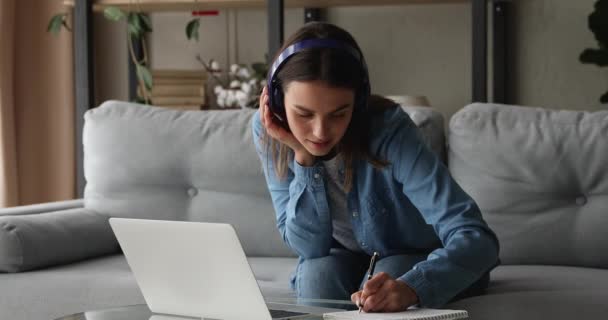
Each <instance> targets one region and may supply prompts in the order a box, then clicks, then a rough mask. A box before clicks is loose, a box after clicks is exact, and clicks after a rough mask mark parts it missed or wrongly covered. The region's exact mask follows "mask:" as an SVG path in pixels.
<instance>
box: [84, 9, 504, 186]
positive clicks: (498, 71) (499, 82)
mask: <svg viewBox="0 0 608 320" xmlns="http://www.w3.org/2000/svg"><path fill="white" fill-rule="evenodd" d="M488 1H491V2H492V4H493V7H492V11H491V12H492V13H491V14H492V18H493V19H492V21H493V29H492V30H493V35H494V37H493V41H492V47H493V54H494V55H493V58H494V60H493V61H494V62H493V71H494V76H493V79H492V80H493V81H492V83H493V85H492V92H493V95H492V97H493V99H492V100H493V101H494V102H499V103H507V102H510V99H509V96H510V95H509V91H508V90H507V89H508V84H509V81H508V80H509V78H508V77H509V73H508V71H509V67H508V64H509V61H510V60H509V54H508V53H509V52H508V50H507V49H508V48H507V45H506V43H507V30H508V18H509V17H508V14H509V12H510V10H509V7H510V1H508V0H471V10H472V11H471V12H472V49H473V51H472V59H473V60H472V96H471V101H472V102H487V101H488V62H487V61H488V60H487V59H488V52H487V51H488V41H487V35H488ZM92 2H93V0H78V1H75V8H74V51H75V52H74V56H75V82H76V83H75V89H76V133H75V135H76V179H77V181H76V186H77V194H78V196H79V197H82V195H83V192H84V185H85V179H84V173H83V172H84V171H83V163H84V162H83V149H82V128H83V116H84V113H85V112H86V111H87V110H88V109H90V108H92V107H93V106H94V83H93V67H94V66H93V23H92V22H93V21H92ZM267 10H268V11H267V12H268V57H269V59H272V57H274V55H275V53H276V52H277V51H278V50H279V48H280V47H281V44H282V43H283V30H284V17H283V13H284V0H268V7H267ZM304 12H305V15H304V21H305V22H308V21H318V20H322V19H323V18H322V17H321V13H322V12H321V11H320V10H319V9H317V8H306V9H305V11H304ZM138 49H141V48H138ZM129 60H130V59H129ZM134 69H135V68H134V67H133V66H132V64H131V63H130V64H129V93H130V97H131V98H133V97H135V96H136V88H137V79H136V76H135V74H136V73H135V70H134Z"/></svg>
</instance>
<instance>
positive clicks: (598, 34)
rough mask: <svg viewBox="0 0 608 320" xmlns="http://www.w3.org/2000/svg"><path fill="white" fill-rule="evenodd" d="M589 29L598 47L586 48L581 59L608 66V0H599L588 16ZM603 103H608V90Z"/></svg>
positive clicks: (583, 61)
mask: <svg viewBox="0 0 608 320" xmlns="http://www.w3.org/2000/svg"><path fill="white" fill-rule="evenodd" d="M588 24H589V29H591V32H593V34H594V35H595V39H596V40H597V42H598V45H599V48H598V49H591V48H588V49H585V50H584V51H583V52H582V53H581V55H580V57H579V60H580V61H581V62H582V63H591V64H596V65H598V66H600V67H605V66H608V0H597V1H596V2H595V10H594V11H593V12H592V13H591V14H590V15H589V18H588ZM600 102H601V103H608V92H606V93H604V94H603V95H602V96H601V97H600Z"/></svg>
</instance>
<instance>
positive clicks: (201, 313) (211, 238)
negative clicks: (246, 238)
mask: <svg viewBox="0 0 608 320" xmlns="http://www.w3.org/2000/svg"><path fill="white" fill-rule="evenodd" d="M110 225H111V226H112V229H113V230H114V234H115V235H116V238H117V239H118V242H119V244H120V246H121V248H122V250H123V253H124V255H125V257H126V259H127V263H128V264H129V266H130V267H131V270H132V271H133V274H134V276H135V279H136V281H137V283H138V285H139V287H140V289H141V292H142V294H143V296H144V299H145V300H146V303H147V304H148V307H149V308H150V310H151V311H152V312H155V313H164V314H175V315H183V316H191V317H202V318H214V319H226V320H232V319H251V320H270V319H271V316H270V313H269V311H268V308H267V306H266V304H265V302H264V298H263V296H262V293H261V291H260V288H259V287H258V284H257V282H256V280H255V277H254V275H253V272H252V271H251V268H250V266H249V263H248V262H247V258H246V257H245V253H244V251H243V248H242V247H241V243H240V242H239V240H238V237H237V235H236V232H235V231H234V228H233V227H232V226H231V225H229V224H221V223H201V222H183V221H160V220H147V219H124V218H110Z"/></svg>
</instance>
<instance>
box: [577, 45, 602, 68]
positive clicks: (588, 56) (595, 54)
mask: <svg viewBox="0 0 608 320" xmlns="http://www.w3.org/2000/svg"><path fill="white" fill-rule="evenodd" d="M579 60H580V61H581V62H582V63H592V64H597V65H598V66H600V67H605V66H608V50H602V49H600V50H598V49H585V51H583V53H581V55H580V57H579Z"/></svg>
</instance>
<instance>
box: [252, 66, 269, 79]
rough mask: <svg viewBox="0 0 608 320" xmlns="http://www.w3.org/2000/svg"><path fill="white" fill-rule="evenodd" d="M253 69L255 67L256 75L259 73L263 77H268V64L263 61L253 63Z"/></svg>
mask: <svg viewBox="0 0 608 320" xmlns="http://www.w3.org/2000/svg"><path fill="white" fill-rule="evenodd" d="M251 69H253V71H255V74H256V75H259V76H260V77H262V78H264V77H266V74H267V73H268V65H267V64H266V63H263V62H254V63H252V64H251Z"/></svg>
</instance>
